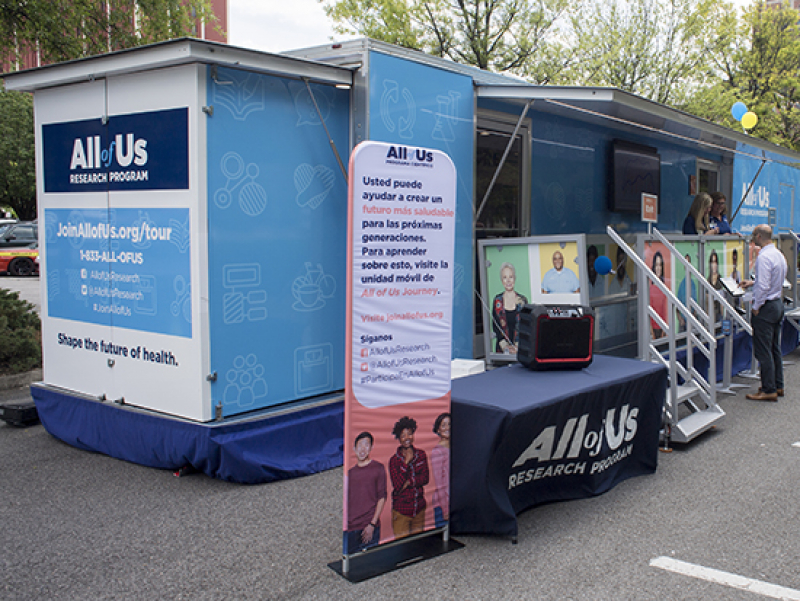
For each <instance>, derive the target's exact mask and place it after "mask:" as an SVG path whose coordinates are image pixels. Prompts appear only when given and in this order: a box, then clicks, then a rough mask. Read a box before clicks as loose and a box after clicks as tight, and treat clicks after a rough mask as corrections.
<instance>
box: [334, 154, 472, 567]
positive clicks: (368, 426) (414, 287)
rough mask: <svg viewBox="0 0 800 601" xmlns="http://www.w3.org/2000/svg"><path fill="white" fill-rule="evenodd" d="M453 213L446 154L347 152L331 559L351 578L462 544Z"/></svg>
mask: <svg viewBox="0 0 800 601" xmlns="http://www.w3.org/2000/svg"><path fill="white" fill-rule="evenodd" d="M455 215H456V170H455V166H454V165H453V162H452V161H451V160H450V158H449V157H448V156H447V155H446V154H444V153H442V152H440V151H438V150H432V149H427V148H416V147H406V146H398V145H391V144H386V143H382V142H364V143H362V144H359V145H358V146H357V147H356V148H355V150H354V151H353V154H352V155H351V157H350V168H349V218H350V227H349V231H348V244H349V246H348V260H349V261H348V271H347V283H348V290H347V330H348V334H349V336H348V337H347V353H346V366H345V369H346V376H345V378H346V379H345V422H344V439H345V441H344V504H343V515H344V519H343V555H342V557H343V560H342V562H335V563H332V564H330V566H331V567H332V568H333V569H334V570H336V571H338V572H339V573H341V574H342V575H343V576H344V577H345V578H347V579H348V580H351V581H360V580H365V579H366V578H369V577H371V576H375V575H377V574H380V573H384V572H387V571H390V570H393V569H396V568H398V567H402V565H404V564H408V563H412V562H413V561H414V560H415V559H423V558H428V557H432V556H434V555H438V554H440V553H443V552H447V551H449V550H453V549H455V548H458V547H460V546H461V544H460V543H457V542H455V541H452V540H450V538H449V529H448V527H447V524H448V520H449V516H450V511H449V500H450V421H451V420H450V357H451V329H452V328H451V326H452V310H453V301H452V296H453V294H452V293H453V255H454V240H455V221H456V217H455ZM427 535H440V536H427Z"/></svg>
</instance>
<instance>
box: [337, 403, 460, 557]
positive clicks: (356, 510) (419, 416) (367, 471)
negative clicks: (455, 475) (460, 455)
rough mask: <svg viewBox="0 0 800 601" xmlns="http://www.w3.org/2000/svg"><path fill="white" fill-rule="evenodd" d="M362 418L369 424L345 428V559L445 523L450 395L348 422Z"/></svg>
mask: <svg viewBox="0 0 800 601" xmlns="http://www.w3.org/2000/svg"><path fill="white" fill-rule="evenodd" d="M442 409H444V410H442ZM411 410H413V411H411ZM398 411H399V412H401V413H399V414H398ZM367 416H368V417H369V425H366V424H361V425H358V424H351V427H350V428H349V432H348V433H347V434H348V435H349V438H348V440H346V441H345V454H344V456H345V478H344V512H343V515H344V520H343V529H344V536H343V546H342V549H343V553H344V554H345V555H354V554H356V553H360V552H363V551H366V550H369V549H371V548H374V547H376V546H378V545H379V544H380V543H386V542H389V541H393V540H397V539H400V538H404V537H406V536H410V535H414V534H419V533H420V532H423V531H425V530H431V529H433V528H443V527H444V526H446V525H447V522H448V521H449V519H450V432H451V425H450V424H451V418H450V411H449V397H448V398H447V399H435V400H433V401H427V402H421V403H412V404H405V405H401V406H397V407H382V408H380V409H373V410H369V413H368V414H366V413H360V414H358V415H356V416H354V417H362V418H363V417H367ZM359 427H362V428H365V429H363V430H360V431H359V432H357V433H356V434H353V432H355V431H356V430H358V429H359ZM367 428H368V429H367Z"/></svg>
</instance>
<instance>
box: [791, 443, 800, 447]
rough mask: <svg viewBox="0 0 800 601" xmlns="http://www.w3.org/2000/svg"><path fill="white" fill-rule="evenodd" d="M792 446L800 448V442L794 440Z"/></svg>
mask: <svg viewBox="0 0 800 601" xmlns="http://www.w3.org/2000/svg"><path fill="white" fill-rule="evenodd" d="M792 446H793V447H798V448H800V442H793V443H792Z"/></svg>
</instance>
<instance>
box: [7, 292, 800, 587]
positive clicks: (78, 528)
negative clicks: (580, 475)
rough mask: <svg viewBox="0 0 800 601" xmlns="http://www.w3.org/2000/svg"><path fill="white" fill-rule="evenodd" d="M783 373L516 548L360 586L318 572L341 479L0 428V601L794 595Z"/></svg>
mask: <svg viewBox="0 0 800 601" xmlns="http://www.w3.org/2000/svg"><path fill="white" fill-rule="evenodd" d="M8 282H9V279H8V278H0V287H10V286H9V283H8ZM786 360H787V361H791V362H794V364H793V365H787V367H786V390H787V396H786V397H784V398H781V399H780V401H779V402H777V403H764V402H754V401H748V400H746V399H745V397H744V395H745V393H746V392H748V391H750V390H754V389H755V388H756V387H757V385H758V384H757V382H756V381H755V380H748V379H744V378H734V381H735V382H737V383H743V384H746V385H748V386H749V388H748V389H742V390H740V391H739V392H737V394H736V395H735V396H727V395H721V396H720V397H719V402H720V405H721V406H722V408H723V409H724V410H725V411H726V412H727V418H726V420H725V421H724V422H723V423H722V424H721V425H720V426H719V427H718V428H717V429H715V430H713V431H710V432H707V433H706V434H704V435H702V436H701V437H699V438H698V439H696V440H695V441H693V442H692V443H690V444H688V445H683V446H675V450H674V451H673V452H672V453H663V454H659V466H658V470H657V471H656V473H655V474H653V475H651V476H643V477H639V478H634V479H631V480H628V481H626V482H623V483H621V484H620V485H618V486H617V487H615V488H614V489H612V490H611V491H609V492H607V493H606V494H604V495H601V496H599V497H594V498H590V499H583V500H578V501H569V502H564V503H554V504H551V505H546V506H542V507H537V508H534V509H532V510H529V511H527V512H525V513H523V514H522V515H521V516H520V518H519V543H518V544H517V545H512V544H511V543H510V541H509V539H507V538H500V537H490V536H489V537H487V536H456V537H455V538H456V539H457V540H459V541H460V542H462V543H464V544H465V547H464V548H462V549H460V550H457V551H454V552H452V553H449V554H447V555H443V556H440V557H437V558H434V559H431V560H427V561H424V562H420V563H416V564H413V565H410V566H408V567H406V568H404V569H402V570H398V571H395V572H391V573H388V574H385V575H382V576H379V577H376V578H373V579H371V580H368V581H366V582H362V583H360V584H351V583H350V582H348V581H346V580H344V579H343V578H342V577H341V576H339V575H338V574H337V573H336V572H334V571H333V570H332V569H330V568H329V567H328V565H327V564H328V563H330V562H332V561H336V560H337V559H340V553H341V511H342V509H341V506H342V501H341V498H342V470H341V468H340V469H334V470H329V471H326V472H323V473H320V474H316V475H313V476H308V477H305V478H298V479H294V480H287V481H281V482H274V483H270V484H263V485H255V486H245V485H238V484H230V483H227V482H222V481H219V480H213V479H211V478H208V477H206V476H204V475H198V474H195V475H189V476H183V477H180V478H178V477H175V476H174V475H173V474H172V473H171V472H168V471H161V470H155V469H151V468H145V467H141V466H138V465H135V464H131V463H127V462H125V461H120V460H117V459H113V458H111V457H107V456H104V455H99V454H94V453H89V452H85V451H81V450H78V449H76V448H73V447H71V446H68V445H66V444H64V443H61V442H60V441H58V440H57V439H55V438H53V437H52V436H50V435H49V434H48V433H47V432H46V431H45V429H44V428H43V427H42V426H41V425H36V426H31V427H28V428H15V427H11V426H8V425H6V424H3V423H2V422H0V483H1V486H0V570H2V574H3V578H2V580H0V598H2V599H156V598H171V599H281V600H284V599H285V600H294V599H370V600H379V599H398V598H401V599H406V600H415V599H419V600H425V601H431V600H434V599H436V600H439V599H453V600H455V599H458V600H471V599H475V600H478V599H480V600H484V599H535V600H539V599H542V600H549V599H553V600H565V599H574V600H584V599H585V600H609V601H610V600H614V601H623V600H650V599H652V600H659V601H663V600H665V599H669V600H678V599H687V600H689V599H691V600H696V599H705V600H716V599H720V600H722V599H725V600H739V599H741V600H754V599H758V598H759V597H760V598H780V597H776V594H780V595H783V596H784V598H800V569H798V568H799V567H800V519H798V517H799V516H798V513H800V491H799V490H798V483H799V482H800V448H798V447H795V446H793V444H794V443H798V442H800V351H795V352H793V353H792V354H791V355H789V356H787V357H786ZM27 398H29V390H28V389H27V388H18V389H15V390H12V391H5V392H2V393H0V402H2V403H5V402H13V401H18V400H23V399H27ZM657 558H667V560H668V561H681V562H688V563H689V564H692V565H693V566H695V567H696V568H697V570H695V572H696V573H698V574H701V572H700V568H713V569H716V570H719V571H721V572H724V573H725V574H728V575H731V576H737V577H739V580H731V582H733V583H736V582H738V583H739V585H738V586H739V587H743V586H749V590H744V589H742V588H735V587H733V586H730V585H727V584H720V583H717V582H711V581H709V580H708V579H702V578H698V577H690V576H686V575H682V574H678V573H674V572H672V571H667V570H664V569H661V568H659V567H656V566H654V565H651V562H652V561H653V560H655V559H657ZM661 562H662V563H663V562H664V560H661ZM745 579H750V580H745ZM717 580H723V581H725V580H726V578H724V577H720V576H719V575H717ZM770 585H774V586H779V587H784V588H783V589H776V588H774V586H773V588H770ZM754 591H755V592H754ZM758 591H761V592H762V593H765V592H766V593H767V595H766V596H765V595H764V594H759V593H758ZM775 591H778V592H777V593H775ZM787 591H788V592H787ZM769 594H772V596H771V597H770V596H768V595H769ZM792 595H797V597H793V596H792Z"/></svg>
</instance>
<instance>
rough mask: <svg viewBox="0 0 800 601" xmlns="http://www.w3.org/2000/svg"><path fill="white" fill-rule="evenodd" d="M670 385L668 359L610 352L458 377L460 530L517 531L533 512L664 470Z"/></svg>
mask: <svg viewBox="0 0 800 601" xmlns="http://www.w3.org/2000/svg"><path fill="white" fill-rule="evenodd" d="M666 387H667V370H666V368H664V367H663V366H661V365H657V364H654V363H645V362H641V361H635V360H632V359H620V358H616V357H606V356H595V358H594V361H593V363H592V364H591V365H590V366H589V367H587V368H585V369H581V370H575V371H551V372H535V371H530V370H528V369H526V368H524V367H523V366H521V365H519V364H515V365H511V366H508V367H502V368H499V369H494V370H492V371H488V372H485V373H482V374H478V375H474V376H468V377H465V378H459V379H456V380H453V388H452V430H453V432H452V439H451V440H452V446H451V453H452V467H451V489H452V490H451V498H450V511H451V515H450V518H451V519H450V526H451V529H452V532H453V533H455V534H470V533H484V534H499V535H510V536H512V537H516V535H517V518H516V516H517V514H518V513H520V512H521V511H524V510H525V509H528V508H530V507H533V506H535V505H540V504H543V503H549V502H552V501H562V500H568V499H578V498H583V497H589V496H593V495H599V494H602V493H604V492H606V491H608V490H609V489H611V488H613V487H614V486H615V485H617V484H618V483H619V482H622V481H623V480H625V479H627V478H631V477H633V476H639V475H643V474H651V473H653V472H655V470H656V465H657V456H658V444H659V431H660V428H661V418H662V410H663V404H664V395H665V392H666Z"/></svg>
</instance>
